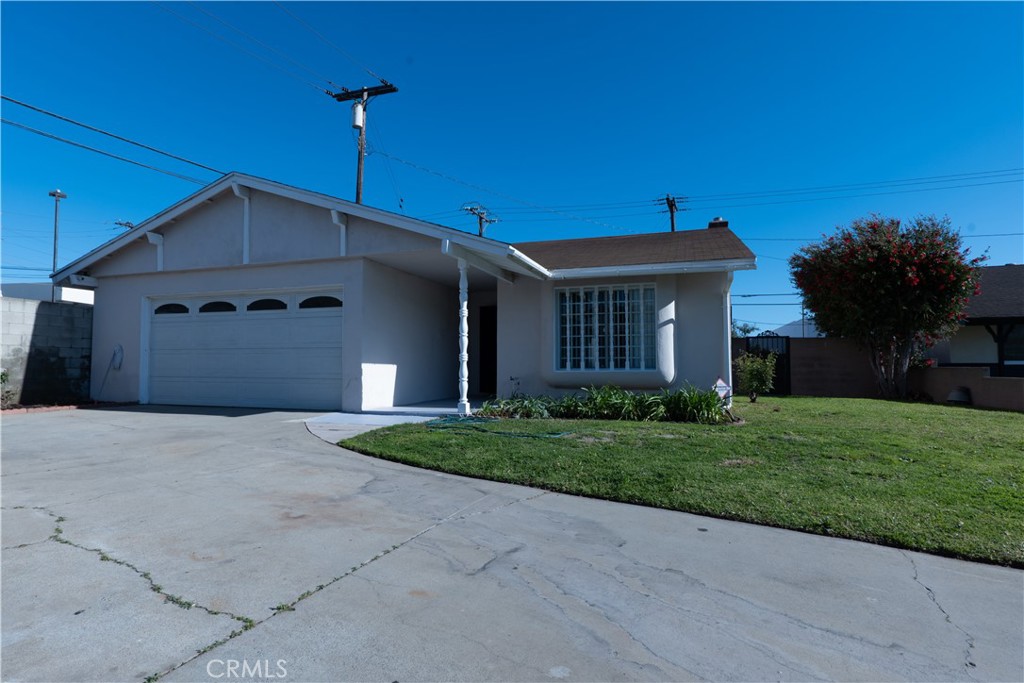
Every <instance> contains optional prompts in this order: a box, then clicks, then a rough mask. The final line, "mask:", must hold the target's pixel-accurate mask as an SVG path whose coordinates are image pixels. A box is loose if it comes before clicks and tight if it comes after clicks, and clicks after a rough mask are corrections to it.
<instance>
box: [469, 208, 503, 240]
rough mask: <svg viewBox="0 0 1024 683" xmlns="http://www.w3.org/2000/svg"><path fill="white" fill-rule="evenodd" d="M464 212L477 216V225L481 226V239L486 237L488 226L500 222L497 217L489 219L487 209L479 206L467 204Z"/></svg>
mask: <svg viewBox="0 0 1024 683" xmlns="http://www.w3.org/2000/svg"><path fill="white" fill-rule="evenodd" d="M462 210H463V211H468V212H469V213H471V214H473V215H474V216H476V220H477V225H478V226H479V229H480V236H481V237H483V236H484V230H485V229H486V228H487V226H488V225H490V224H491V223H497V222H498V218H497V217H494V218H488V217H487V209H485V208H484V207H482V206H480V205H479V204H466V205H465V206H463V207H462Z"/></svg>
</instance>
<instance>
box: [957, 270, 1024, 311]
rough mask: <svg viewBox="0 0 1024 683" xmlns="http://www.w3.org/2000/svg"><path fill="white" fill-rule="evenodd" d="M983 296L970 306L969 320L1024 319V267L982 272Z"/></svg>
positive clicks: (974, 300)
mask: <svg viewBox="0 0 1024 683" xmlns="http://www.w3.org/2000/svg"><path fill="white" fill-rule="evenodd" d="M980 285H981V293H980V294H978V295H977V296H973V297H971V299H970V301H968V302H967V319H968V320H973V321H979V322H980V321H982V320H993V319H996V318H1024V265H1022V266H1017V265H1006V266H986V267H984V268H982V269H981V282H980Z"/></svg>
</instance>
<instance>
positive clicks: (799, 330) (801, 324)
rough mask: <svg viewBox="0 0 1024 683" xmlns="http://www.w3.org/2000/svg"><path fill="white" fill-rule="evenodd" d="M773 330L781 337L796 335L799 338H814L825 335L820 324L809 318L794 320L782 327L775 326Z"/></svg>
mask: <svg viewBox="0 0 1024 683" xmlns="http://www.w3.org/2000/svg"><path fill="white" fill-rule="evenodd" d="M772 332H774V333H775V334H777V335H779V336H780V337H796V338H797V339H814V338H818V337H824V336H825V334H824V333H823V332H821V331H820V330H818V326H817V325H815V324H814V321H813V320H809V319H808V318H800V319H799V320H793V321H791V322H788V323H786V324H785V325H783V326H781V327H777V328H775V329H774V330H772Z"/></svg>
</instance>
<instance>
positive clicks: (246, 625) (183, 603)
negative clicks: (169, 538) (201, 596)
mask: <svg viewBox="0 0 1024 683" xmlns="http://www.w3.org/2000/svg"><path fill="white" fill-rule="evenodd" d="M2 509H4V510H6V509H11V510H38V511H40V512H45V513H46V514H47V515H49V516H50V517H51V518H52V519H53V520H54V524H55V526H54V528H53V533H52V534H51V535H50V537H49V538H47V539H46V540H45V541H39V542H38V543H32V544H22V545H20V546H15V547H16V548H23V547H26V546H28V545H38V544H39V543H48V542H50V541H53V542H54V543H60V544H61V545H66V546H70V547H72V548H77V549H79V550H84V551H86V552H89V553H93V554H95V555H98V556H99V558H100V561H101V562H112V563H113V564H116V565H118V566H121V567H125V568H127V569H130V570H131V571H133V572H135V573H136V574H137V575H138V576H139V577H140V578H142V579H143V580H145V581H146V583H148V584H149V590H151V591H153V592H154V593H156V594H157V595H159V596H161V597H163V598H164V601H165V602H169V603H171V604H172V605H175V606H177V607H180V608H181V609H186V610H190V609H192V608H193V607H194V608H196V609H198V610H201V611H203V612H206V613H207V614H209V615H210V616H214V617H216V616H223V617H228V618H230V619H233V620H235V621H237V622H240V623H241V624H242V628H241V629H236V630H234V631H232V632H231V633H230V634H229V635H228V636H227V637H226V638H223V639H221V640H219V641H216V642H215V643H212V644H211V645H208V646H206V647H205V648H203V649H202V650H200V651H199V654H203V653H205V652H209V651H210V650H212V649H213V648H214V647H217V646H219V645H222V644H224V643H226V642H227V641H228V640H231V639H232V638H235V637H237V636H239V635H241V634H242V633H244V632H246V631H248V630H250V629H252V628H253V627H255V625H256V623H257V622H256V621H254V620H253V619H250V618H249V617H246V616H242V615H238V614H234V613H232V612H227V611H223V610H215V609H212V608H210V607H207V606H206V605H201V604H199V603H198V602H195V601H193V600H186V599H185V598H183V597H181V596H180V595H174V594H172V593H168V592H167V591H165V590H164V589H163V586H161V585H160V584H158V583H157V582H156V581H154V580H153V577H152V575H151V574H150V573H149V572H147V571H143V570H141V569H139V568H138V567H136V566H135V565H134V564H132V563H131V562H128V561H127V560H121V559H118V558H116V557H112V556H111V555H110V554H108V553H107V552H106V551H105V550H103V549H102V548H90V547H88V546H84V545H82V544H80V543H75V542H74V541H71V540H69V539H68V538H66V537H65V536H64V529H63V527H61V524H62V523H63V522H66V521H67V517H64V516H63V515H58V514H57V513H55V512H53V511H52V510H50V509H49V508H46V507H44V506H41V505H36V506H32V507H28V506H25V505H16V506H14V507H12V508H2ZM199 654H197V655H196V656H199ZM194 658H195V657H193V658H192V659H194ZM189 661H191V660H189ZM178 666H180V665H178ZM176 668H178V667H177V666H175V667H173V668H171V669H168V670H167V671H162V672H160V673H156V674H153V675H151V676H147V677H146V679H145V681H146V683H151V682H153V681H157V680H159V679H160V677H162V676H164V675H166V674H168V673H170V672H171V671H173V670H174V669H176Z"/></svg>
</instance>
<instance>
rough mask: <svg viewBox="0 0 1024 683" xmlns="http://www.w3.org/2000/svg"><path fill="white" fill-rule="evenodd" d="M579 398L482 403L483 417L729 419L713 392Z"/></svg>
mask: <svg viewBox="0 0 1024 683" xmlns="http://www.w3.org/2000/svg"><path fill="white" fill-rule="evenodd" d="M583 391H584V392H585V394H586V395H585V396H584V397H583V398H580V397H579V396H578V395H576V394H570V395H567V396H563V397H561V398H558V399H555V398H551V397H548V396H523V395H520V394H515V395H513V396H512V397H511V398H504V399H497V400H494V401H488V402H486V403H484V405H483V407H482V408H481V409H480V410H479V411H478V412H477V414H478V415H481V416H484V417H503V418H521V419H531V418H533V419H538V418H555V419H563V420H629V421H633V422H659V421H668V422H697V423H700V424H721V423H723V422H727V421H729V420H730V419H731V416H730V415H729V413H728V411H727V410H726V407H725V401H723V400H722V398H721V397H720V396H719V395H718V393H717V392H716V391H715V390H714V389H697V388H695V387H688V388H684V389H678V390H676V391H668V390H663V391H662V392H661V393H660V394H637V393H634V392H632V391H627V390H625V389H622V388H620V387H615V386H604V387H590V388H587V389H584V390H583Z"/></svg>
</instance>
